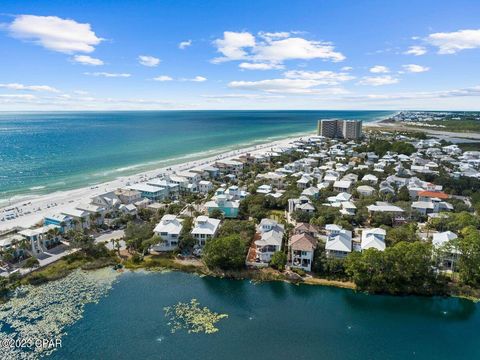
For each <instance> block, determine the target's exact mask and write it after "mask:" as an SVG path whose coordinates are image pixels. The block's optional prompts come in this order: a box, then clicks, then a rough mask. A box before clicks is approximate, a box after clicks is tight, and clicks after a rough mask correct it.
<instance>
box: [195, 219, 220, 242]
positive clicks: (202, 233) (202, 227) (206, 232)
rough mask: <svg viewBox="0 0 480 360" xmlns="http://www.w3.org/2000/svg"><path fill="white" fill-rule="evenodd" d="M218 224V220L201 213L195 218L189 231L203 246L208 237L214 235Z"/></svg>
mask: <svg viewBox="0 0 480 360" xmlns="http://www.w3.org/2000/svg"><path fill="white" fill-rule="evenodd" d="M219 226H220V220H218V219H212V218H209V217H208V216H204V215H202V216H198V217H197V218H196V219H195V221H194V226H193V229H192V232H191V233H192V236H193V237H194V238H195V240H197V243H198V245H199V246H204V245H205V244H206V243H207V241H208V240H209V239H211V238H213V237H215V235H216V234H217V231H218V227H219Z"/></svg>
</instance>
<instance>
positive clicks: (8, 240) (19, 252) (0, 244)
mask: <svg viewBox="0 0 480 360" xmlns="http://www.w3.org/2000/svg"><path fill="white" fill-rule="evenodd" d="M24 241H25V239H24V237H23V236H21V235H20V234H16V233H14V232H10V233H7V234H3V235H1V236H0V260H4V261H7V260H6V258H7V255H6V254H11V256H12V258H11V260H16V259H18V258H19V257H21V256H23V255H24V254H25V250H24V249H23V246H22V244H23V243H24ZM8 261H10V260H8Z"/></svg>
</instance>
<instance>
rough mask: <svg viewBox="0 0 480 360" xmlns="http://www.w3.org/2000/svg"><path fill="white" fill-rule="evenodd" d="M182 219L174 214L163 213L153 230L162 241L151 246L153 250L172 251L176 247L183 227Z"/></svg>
mask: <svg viewBox="0 0 480 360" xmlns="http://www.w3.org/2000/svg"><path fill="white" fill-rule="evenodd" d="M182 223H183V219H180V218H178V217H176V216H175V215H170V214H167V215H163V217H162V218H161V219H160V222H159V223H158V224H157V226H155V229H153V232H154V233H155V234H156V235H158V236H159V237H160V238H161V239H162V242H161V243H159V244H157V245H154V246H152V250H154V251H159V252H162V251H173V250H175V249H176V248H177V247H178V241H179V237H180V232H181V231H182V228H183V224H182Z"/></svg>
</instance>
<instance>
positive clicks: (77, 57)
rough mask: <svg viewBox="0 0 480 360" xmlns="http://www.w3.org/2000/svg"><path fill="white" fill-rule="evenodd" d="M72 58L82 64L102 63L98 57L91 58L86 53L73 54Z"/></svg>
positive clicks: (97, 64)
mask: <svg viewBox="0 0 480 360" xmlns="http://www.w3.org/2000/svg"><path fill="white" fill-rule="evenodd" d="M72 60H73V61H74V62H77V63H79V64H82V65H92V66H99V65H103V61H102V60H100V59H96V58H93V57H91V56H88V55H75V56H74V57H73V58H72Z"/></svg>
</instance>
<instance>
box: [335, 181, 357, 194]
mask: <svg viewBox="0 0 480 360" xmlns="http://www.w3.org/2000/svg"><path fill="white" fill-rule="evenodd" d="M351 186H352V182H351V181H350V180H337V181H335V182H334V183H333V190H335V191H340V192H349V191H350V187H351Z"/></svg>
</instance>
